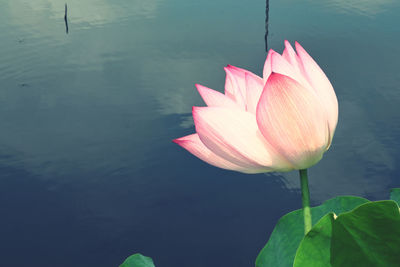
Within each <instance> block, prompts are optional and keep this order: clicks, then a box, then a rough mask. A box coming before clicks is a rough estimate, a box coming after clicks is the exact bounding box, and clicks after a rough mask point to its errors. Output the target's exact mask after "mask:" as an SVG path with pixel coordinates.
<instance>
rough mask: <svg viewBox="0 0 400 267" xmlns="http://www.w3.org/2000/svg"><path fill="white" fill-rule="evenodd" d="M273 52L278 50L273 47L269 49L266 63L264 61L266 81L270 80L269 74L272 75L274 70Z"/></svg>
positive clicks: (264, 78)
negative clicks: (272, 62) (272, 63)
mask: <svg viewBox="0 0 400 267" xmlns="http://www.w3.org/2000/svg"><path fill="white" fill-rule="evenodd" d="M273 53H276V52H275V51H274V50H272V49H270V50H269V51H268V55H267V59H266V60H265V63H264V69H263V80H264V83H265V82H266V81H267V80H268V77H269V75H271V72H272V65H271V56H272V54H273Z"/></svg>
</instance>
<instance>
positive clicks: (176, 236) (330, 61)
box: [0, 0, 400, 267]
mask: <svg viewBox="0 0 400 267" xmlns="http://www.w3.org/2000/svg"><path fill="white" fill-rule="evenodd" d="M64 4H65V2H64V0H63V1H54V0H2V1H0V33H1V42H0V129H1V130H0V236H1V238H0V266H8V267H12V266H18V267H19V266H41V267H43V266H44V267H45V266H60V267H63V266H77V267H79V266H99V267H100V266H117V265H118V264H119V263H121V262H122V261H123V260H124V258H125V257H127V256H128V255H130V254H133V253H135V252H141V253H143V254H145V255H148V256H152V258H153V259H154V261H155V263H156V265H157V266H160V267H161V266H162V267H186V266H190V267H221V266H229V267H246V266H253V265H254V260H255V258H256V255H257V254H258V252H259V250H260V249H261V248H262V247H263V245H264V244H265V243H266V241H267V240H268V236H269V234H270V232H271V231H272V229H273V226H274V224H275V223H276V221H277V220H278V218H279V217H280V216H282V215H283V214H285V213H287V212H289V211H291V210H293V209H297V208H300V206H301V203H300V192H299V190H298V186H299V183H298V174H297V173H296V172H291V173H285V174H282V173H276V174H267V175H265V174H259V175H245V174H239V173H234V172H230V171H225V170H221V169H217V168H214V167H212V166H209V165H207V164H205V163H203V162H202V161H200V160H198V159H197V158H195V157H193V156H192V155H190V154H189V153H188V152H186V151H184V150H183V149H182V148H180V147H178V146H177V145H176V144H173V143H172V142H171V140H172V139H174V138H177V137H181V136H183V135H186V134H189V133H192V132H193V131H194V127H193V123H192V119H191V107H192V106H193V105H197V106H201V105H203V102H202V100H201V98H200V96H199V95H198V93H197V92H196V90H195V88H194V84H195V83H201V84H204V85H206V86H209V87H211V88H214V89H218V90H220V91H222V89H223V85H224V79H225V77H224V71H223V69H222V68H223V67H224V66H225V65H226V64H232V65H236V66H239V67H244V68H247V69H249V70H251V71H253V72H255V73H257V74H261V70H262V65H263V63H264V60H265V55H266V53H265V43H264V33H265V24H264V21H265V2H264V1H254V2H252V3H250V2H248V1H232V0H231V1H227V0H218V1H215V0H214V1H211V0H206V1H187V0H169V1H166V0H146V1H142V0H112V1H111V0H87V1H78V0H69V1H67V4H68V23H69V33H68V34H66V32H65V23H64ZM399 12H400V4H399V2H398V1H395V0H380V1H370V0H353V1H351V0H350V1H348V0H346V1H345V0H329V1H328V0H322V1H321V0H319V1H317V0H314V1H311V0H309V1H295V0H291V1H289V0H285V1H272V0H271V2H270V13H269V19H270V21H269V36H268V46H269V47H270V48H273V49H275V50H277V51H279V52H281V51H282V49H283V41H284V39H288V40H290V41H291V42H294V40H297V41H299V42H300V43H301V44H302V45H303V46H304V47H305V48H306V49H307V50H308V51H309V53H310V54H311V55H312V56H313V57H314V58H315V59H316V60H317V61H318V63H319V64H320V66H321V67H322V68H323V69H324V70H325V72H326V74H327V75H328V77H329V78H330V80H331V82H332V84H333V85H334V88H335V90H336V93H337V96H338V100H339V113H340V114H339V123H338V128H337V131H336V135H335V137H334V140H333V145H332V147H331V149H330V150H329V151H328V153H326V154H325V157H324V159H323V160H322V161H321V162H320V163H318V164H317V165H316V166H314V167H312V168H311V169H310V171H309V173H310V187H311V197H312V200H313V203H314V204H319V203H321V202H322V201H324V200H326V199H328V198H331V197H333V196H335V195H338V194H354V195H359V196H364V197H368V198H370V199H372V200H375V199H383V198H387V197H388V190H389V189H390V188H391V187H396V186H397V187H399V186H400V178H399V175H398V174H399V171H400V165H399V162H400V151H399V147H400V138H399V137H400V112H399V106H400V74H399V73H400V72H399V62H400V46H399V42H400V27H399V26H400V22H399V19H398V18H399V17H398V14H399Z"/></svg>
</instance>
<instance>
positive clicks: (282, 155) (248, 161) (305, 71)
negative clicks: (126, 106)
mask: <svg viewBox="0 0 400 267" xmlns="http://www.w3.org/2000/svg"><path fill="white" fill-rule="evenodd" d="M295 47H296V51H297V53H296V52H295V50H294V49H293V47H292V46H291V45H290V43H289V42H288V41H285V49H284V51H283V53H282V55H280V54H279V53H277V52H275V51H273V50H272V49H271V50H270V51H269V53H268V56H267V59H266V61H265V65H264V70H263V78H261V77H259V76H257V75H256V74H254V73H252V72H250V71H247V70H244V69H241V68H238V67H234V66H231V65H228V66H227V67H225V72H226V81H225V94H222V93H220V92H218V91H215V90H212V89H210V88H207V87H205V86H202V85H199V84H196V87H197V90H198V91H199V93H200V95H201V97H202V98H203V100H204V102H205V103H206V104H207V107H193V110H192V113H193V119H194V124H195V128H196V133H194V134H191V135H188V136H184V137H181V138H178V139H175V140H174V142H175V143H177V144H179V145H180V146H182V147H183V148H185V149H186V150H188V151H189V152H190V153H192V154H193V155H195V156H197V157H198V158H200V159H202V160H203V161H205V162H207V163H209V164H211V165H214V166H216V167H220V168H224V169H228V170H234V171H239V172H243V173H261V172H271V171H290V170H294V169H306V168H308V167H310V166H312V165H314V164H316V163H317V162H318V161H320V160H321V158H322V156H323V154H324V152H325V151H326V150H328V148H329V146H330V144H331V142H332V137H333V134H334V132H335V128H336V124H337V120H338V103H337V98H336V95H335V92H334V90H333V87H332V85H331V83H330V82H329V80H328V78H327V77H326V76H325V74H324V72H323V71H322V70H321V68H320V67H319V66H318V65H317V63H316V62H315V61H314V60H313V59H312V58H311V56H310V55H309V54H308V53H307V52H306V51H305V50H304V48H303V47H301V46H300V44H298V43H297V42H296V43H295Z"/></svg>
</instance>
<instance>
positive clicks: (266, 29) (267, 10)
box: [264, 0, 269, 53]
mask: <svg viewBox="0 0 400 267" xmlns="http://www.w3.org/2000/svg"><path fill="white" fill-rule="evenodd" d="M268 21H269V0H266V3H265V36H264V38H265V51H266V52H267V53H268Z"/></svg>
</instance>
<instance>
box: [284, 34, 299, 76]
mask: <svg viewBox="0 0 400 267" xmlns="http://www.w3.org/2000/svg"><path fill="white" fill-rule="evenodd" d="M282 57H283V58H284V59H286V61H287V62H289V63H290V65H292V67H293V68H294V69H295V70H296V71H297V72H298V73H301V70H300V62H299V61H300V60H299V58H298V56H297V54H296V52H295V51H294V49H293V47H292V46H291V45H290V43H289V42H288V41H287V40H285V49H284V50H283V53H282Z"/></svg>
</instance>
